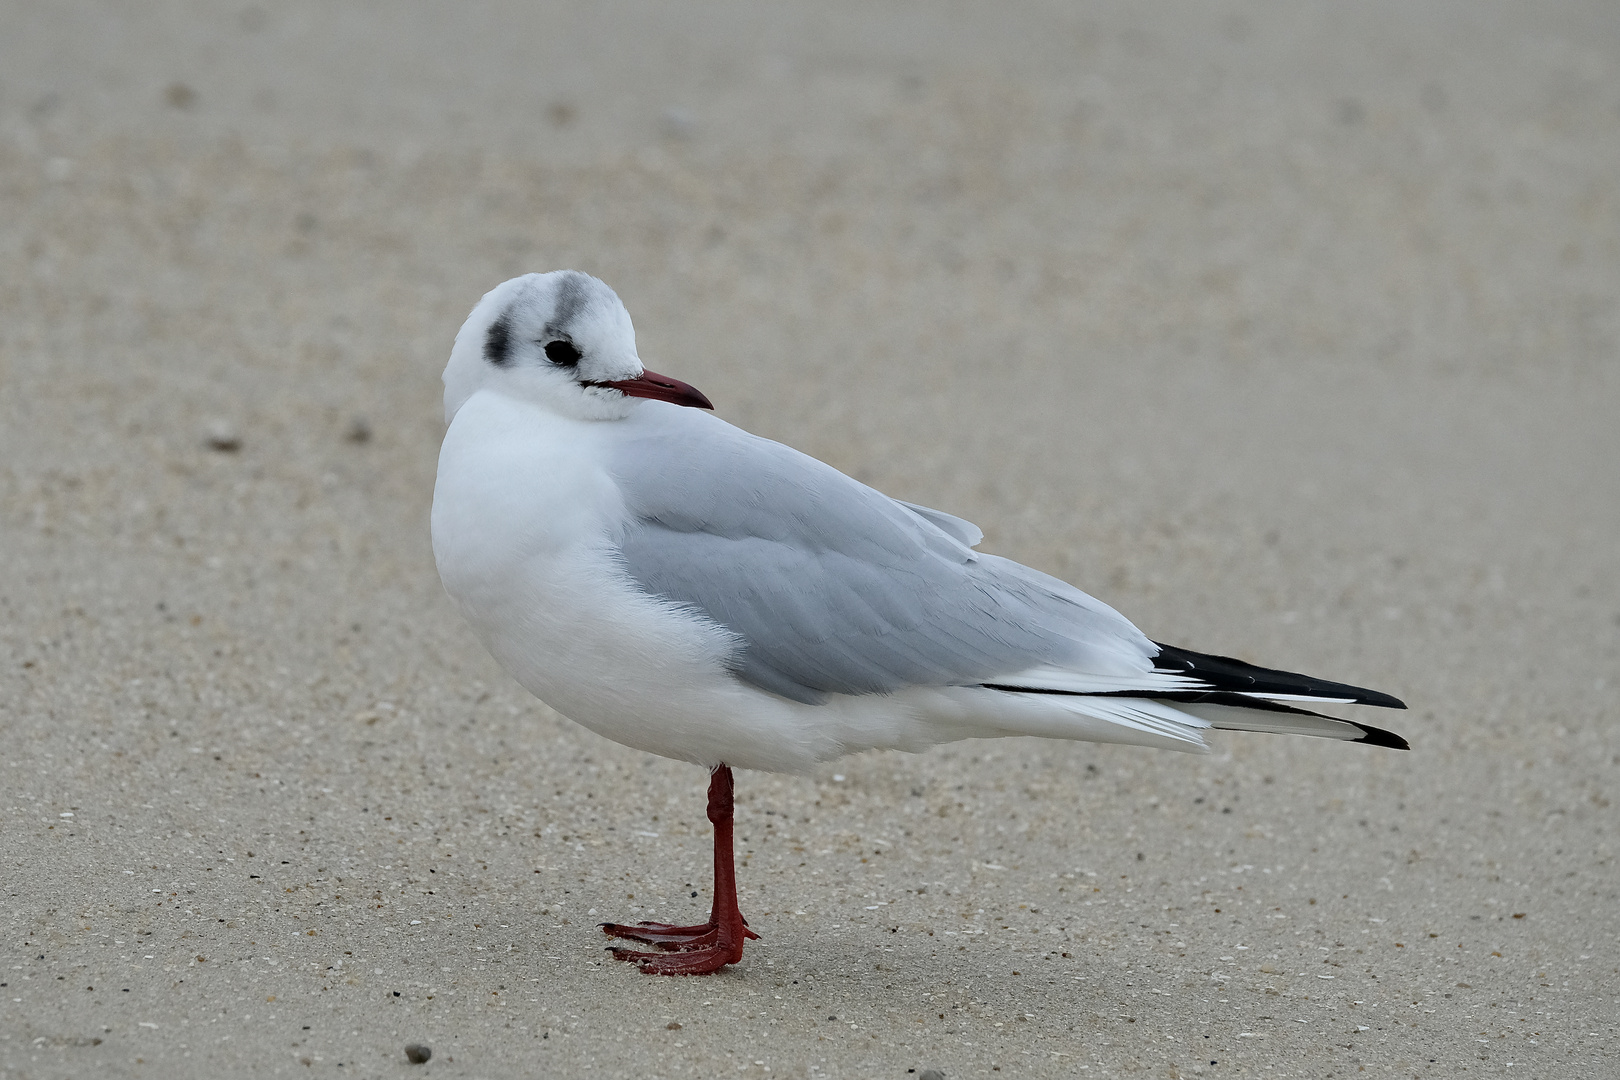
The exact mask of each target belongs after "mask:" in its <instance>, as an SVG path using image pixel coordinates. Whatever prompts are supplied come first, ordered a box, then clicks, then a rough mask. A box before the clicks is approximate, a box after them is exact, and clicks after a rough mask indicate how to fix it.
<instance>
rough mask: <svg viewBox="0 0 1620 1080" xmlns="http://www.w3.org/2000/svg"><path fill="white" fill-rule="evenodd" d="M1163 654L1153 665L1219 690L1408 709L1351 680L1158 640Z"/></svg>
mask: <svg viewBox="0 0 1620 1080" xmlns="http://www.w3.org/2000/svg"><path fill="white" fill-rule="evenodd" d="M1154 644H1155V645H1157V646H1158V647H1159V655H1158V656H1156V657H1154V658H1153V666H1154V667H1156V668H1158V669H1159V670H1160V671H1175V672H1181V673H1185V674H1188V675H1192V676H1194V677H1196V678H1199V679H1202V680H1203V681H1204V682H1206V683H1208V684H1209V685H1210V686H1212V687H1213V688H1215V689H1217V690H1227V691H1234V692H1237V693H1255V692H1259V693H1266V692H1270V693H1276V694H1302V695H1305V696H1308V697H1321V698H1347V699H1348V700H1350V701H1352V702H1354V703H1355V704H1357V705H1373V706H1376V707H1377V708H1380V709H1404V708H1406V702H1404V701H1402V700H1401V699H1400V698H1398V697H1393V696H1391V695H1389V694H1385V693H1383V692H1381V691H1378V690H1369V689H1367V688H1366V687H1364V686H1351V685H1350V684H1348V683H1340V682H1332V681H1330V680H1328V679H1318V678H1315V677H1314V676H1310V675H1301V674H1299V673H1297V672H1293V671H1278V670H1275V669H1273V668H1263V667H1257V666H1255V665H1254V664H1251V663H1249V662H1248V661H1247V660H1239V659H1237V658H1235V657H1231V656H1216V655H1215V654H1213V653H1200V652H1193V651H1192V650H1191V649H1178V648H1176V647H1175V646H1174V645H1166V644H1164V643H1163V642H1160V641H1155V642H1154Z"/></svg>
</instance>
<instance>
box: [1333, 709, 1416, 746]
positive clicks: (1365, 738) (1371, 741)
mask: <svg viewBox="0 0 1620 1080" xmlns="http://www.w3.org/2000/svg"><path fill="white" fill-rule="evenodd" d="M1400 708H1403V709H1404V708H1406V706H1405V705H1402V706H1400ZM1345 723H1347V724H1354V723H1355V721H1354V720H1346V721H1345ZM1356 727H1358V728H1360V729H1361V730H1362V731H1363V732H1364V734H1363V735H1362V736H1361V738H1359V739H1354V740H1352V741H1353V742H1358V743H1366V744H1367V745H1368V746H1387V747H1389V748H1390V749H1391V750H1410V749H1412V747H1411V745H1410V744H1409V743H1408V742H1407V741H1406V740H1405V739H1403V738H1401V737H1400V736H1399V735H1397V734H1395V733H1394V732H1393V731H1385V730H1384V729H1383V728H1375V727H1368V726H1367V725H1366V724H1356Z"/></svg>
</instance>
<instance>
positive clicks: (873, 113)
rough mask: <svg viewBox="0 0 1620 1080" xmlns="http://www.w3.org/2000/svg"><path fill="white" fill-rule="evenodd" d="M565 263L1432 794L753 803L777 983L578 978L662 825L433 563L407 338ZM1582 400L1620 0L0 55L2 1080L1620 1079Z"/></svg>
mask: <svg viewBox="0 0 1620 1080" xmlns="http://www.w3.org/2000/svg"><path fill="white" fill-rule="evenodd" d="M137 12H138V14H137ZM562 266H573V267H578V268H580V269H584V270H589V271H591V272H593V273H596V274H598V275H600V276H602V277H603V278H605V279H606V280H607V281H608V282H610V283H611V284H612V285H614V286H615V288H617V289H618V291H619V292H620V294H621V295H622V296H623V298H624V300H625V302H626V304H627V305H628V306H629V308H630V311H631V312H632V314H633V315H634V316H635V318H636V322H637V327H638V332H639V337H640V342H641V353H642V355H643V357H645V358H646V359H647V361H648V362H649V364H650V365H652V366H653V367H655V368H656V369H658V370H662V371H666V372H668V373H670V374H673V375H676V376H678V377H680V378H683V379H686V380H687V381H689V382H692V383H693V384H695V385H697V386H699V387H701V388H703V389H704V390H705V391H706V392H707V393H708V394H709V395H710V396H711V397H712V398H713V399H714V400H715V402H716V403H717V405H718V407H719V410H720V413H721V415H723V416H725V417H726V418H728V419H730V420H732V421H733V422H736V423H739V424H741V425H743V426H745V427H749V428H751V429H753V430H756V431H758V432H761V433H763V434H766V435H769V436H772V437H775V438H779V439H782V440H784V441H787V442H790V443H792V444H794V445H796V446H798V447H800V448H801V449H803V450H806V451H808V452H810V453H813V454H816V455H817V456H820V457H823V458H824V459H826V460H828V461H830V462H832V463H833V464H835V465H837V466H838V467H840V468H843V469H845V470H846V471H848V472H850V473H852V474H853V475H855V476H857V477H859V478H861V479H863V480H866V481H868V482H870V483H873V484H875V485H877V486H879V487H880V488H882V489H884V490H886V491H888V492H890V493H891V494H894V495H896V496H899V497H902V498H906V499H910V500H913V501H916V502H922V503H927V504H931V505H934V506H938V507H940V508H942V509H945V510H948V511H950V512H952V513H955V514H959V515H961V516H964V517H967V518H970V519H972V520H974V521H977V522H979V523H980V524H981V525H982V526H983V527H984V528H985V531H986V533H987V535H988V539H987V541H986V544H985V547H986V549H988V550H992V551H995V552H998V553H1001V554H1004V555H1008V556H1011V557H1014V558H1018V559H1021V560H1024V561H1026V562H1029V563H1032V564H1033V565H1035V566H1038V567H1041V568H1042V569H1045V570H1048V571H1050V572H1052V573H1056V574H1058V575H1061V576H1064V577H1066V578H1068V579H1070V580H1072V581H1075V582H1076V583H1077V584H1079V585H1081V586H1082V587H1084V588H1086V589H1088V590H1089V591H1091V592H1093V593H1095V594H1096V595H1098V596H1100V597H1101V598H1103V599H1105V600H1107V601H1108V602H1110V603H1112V604H1114V605H1115V606H1117V607H1118V608H1120V609H1121V610H1122V611H1124V612H1125V613H1126V614H1128V615H1130V616H1131V617H1132V618H1133V619H1134V620H1135V621H1136V622H1137V623H1138V624H1139V625H1140V626H1142V627H1143V628H1144V629H1145V630H1146V631H1147V632H1148V633H1149V634H1150V635H1152V636H1154V637H1156V638H1158V639H1160V640H1164V641H1169V642H1173V643H1177V644H1182V645H1185V646H1188V647H1192V648H1198V649H1204V650H1209V651H1217V652H1227V653H1232V654H1236V655H1239V656H1243V657H1246V658H1249V659H1252V660H1256V661H1261V662H1265V663H1269V664H1273V665H1276V666H1280V667H1286V668H1291V669H1294V670H1303V671H1309V672H1314V673H1319V674H1321V675H1323V676H1326V677H1331V678H1336V679H1343V680H1347V681H1351V682H1357V683H1362V684H1365V685H1370V686H1375V687H1378V688H1380V689H1383V690H1387V691H1390V692H1392V693H1395V694H1397V695H1399V696H1401V697H1403V698H1405V699H1406V700H1407V701H1408V702H1409V703H1410V704H1411V706H1412V708H1411V710H1410V711H1409V712H1407V713H1404V714H1400V715H1399V716H1395V715H1392V714H1378V716H1377V717H1376V719H1375V718H1373V717H1371V716H1369V719H1374V722H1377V721H1378V720H1387V721H1388V723H1389V726H1391V727H1394V728H1395V729H1396V730H1398V731H1401V732H1402V733H1404V734H1405V735H1407V736H1408V737H1409V738H1410V739H1411V741H1412V746H1413V749H1412V750H1411V752H1409V753H1404V754H1402V753H1396V752H1387V751H1378V750H1371V749H1367V748H1363V747H1357V746H1347V745H1342V744H1336V743H1329V742H1320V741H1307V740H1300V739H1284V738H1276V737H1266V736H1240V735H1226V736H1218V737H1217V738H1218V745H1217V748H1216V752H1215V753H1214V754H1213V755H1211V756H1208V757H1202V758H1200V757H1191V756H1184V755H1174V754H1162V753H1161V754H1155V753H1152V752H1149V751H1142V750H1133V749H1128V748H1106V747H1096V746H1089V745H1083V744H1058V743H1041V742H1034V741H1028V740H1018V741H1004V742H993V743H992V742H986V743H964V744H958V745H955V746H950V747H944V748H940V749H937V750H934V751H932V752H930V753H927V754H924V755H920V756H905V755H900V754H879V755H868V756H863V757H859V758H854V759H847V760H844V761H841V762H837V763H834V764H832V765H829V766H827V767H824V768H822V769H820V770H818V771H817V772H816V773H815V774H814V775H812V776H808V777H780V776H766V775H759V774H741V775H740V777H739V808H738V812H739V819H738V822H739V825H738V837H739V840H740V841H741V844H740V847H741V849H743V850H745V851H746V852H747V855H746V857H745V858H744V860H743V861H744V866H743V867H742V868H741V870H740V874H741V885H742V891H743V903H744V910H745V911H746V912H747V913H748V915H749V917H750V919H751V921H752V923H753V925H754V927H755V928H756V929H757V930H759V932H760V934H761V935H762V937H761V940H760V941H759V942H757V943H754V944H753V945H752V946H750V950H749V952H748V955H747V957H746V959H745V960H744V962H743V963H742V964H741V965H740V966H738V967H736V968H733V969H730V970H728V971H727V972H725V973H724V974H723V975H720V976H718V977H713V978H708V979H701V980H699V979H687V980H678V979H663V980H660V979H652V978H647V977H643V976H642V975H640V974H638V973H637V972H636V971H635V970H634V969H632V968H630V967H628V966H626V965H623V964H618V963H615V962H613V961H611V960H608V959H606V957H605V954H604V953H603V952H602V951H601V946H602V945H603V944H605V942H604V941H603V939H602V938H601V936H600V934H599V933H598V932H597V931H596V930H595V929H594V924H595V923H596V922H598V921H601V920H604V919H609V918H615V919H630V918H645V917H649V916H654V917H664V918H673V919H677V920H679V919H681V918H684V917H685V916H687V915H688V914H696V913H698V912H700V911H702V910H704V909H706V907H707V903H708V887H707V874H708V864H707V856H708V848H707V844H708V828H707V823H706V822H705V821H704V820H703V816H702V810H703V807H702V791H703V786H704V777H703V776H702V774H701V773H700V772H699V771H698V770H696V769H694V768H692V767H690V766H684V765H677V764H674V763H671V762H667V761H662V760H657V759H653V758H650V757H648V756H646V755H643V754H641V753H638V752H635V751H633V750H629V749H626V748H623V747H620V746H616V745H613V744H610V743H607V742H604V741H602V740H600V739H598V738H597V737H595V736H593V735H591V734H589V733H587V732H585V731H583V730H582V729H580V728H578V727H576V726H574V725H573V724H571V723H570V722H568V721H566V720H563V719H561V718H559V717H558V716H556V715H555V714H554V713H552V712H550V711H548V710H547V709H546V708H544V707H543V706H541V705H540V704H538V703H536V702H534V701H533V700H532V699H530V698H529V697H528V696H527V695H526V694H525V693H523V691H521V689H519V688H518V687H516V686H515V685H514V684H513V683H511V682H510V681H509V680H508V679H507V678H506V677H505V676H504V675H503V674H502V673H501V672H500V671H499V670H498V669H497V668H496V667H495V665H494V664H493V662H492V661H491V660H489V659H488V657H486V656H485V655H484V654H483V653H482V651H481V650H480V648H479V647H478V645H477V644H476V642H475V641H474V640H473V638H472V636H471V634H470V633H469V632H468V631H467V629H466V628H465V627H464V626H463V625H462V624H461V623H460V621H459V619H458V618H457V616H456V615H455V614H454V612H453V611H452V610H451V608H450V606H449V604H448V602H447V601H446V599H445V597H444V596H443V594H442V591H441V589H440V586H439V584H438V580H437V577H436V574H435V572H434V568H433V564H432V559H431V554H430V551H429V547H428V537H427V507H428V504H429V500H430V497H431V488H432V482H433V470H434V461H435V455H436V452H437V447H438V441H439V437H440V435H441V432H442V426H441V420H440V416H439V384H438V375H439V371H440V369H441V367H442V365H443V362H444V357H445V355H446V353H447V351H448V348H449V343H450V339H451V336H452V335H453V334H454V332H455V330H456V328H457V327H458V326H459V324H460V322H461V320H462V318H463V317H464V316H465V314H466V312H467V310H468V309H469V308H470V307H471V306H472V304H473V302H474V301H475V300H476V299H477V298H478V296H479V295H480V294H481V293H482V292H484V291H485V290H486V289H488V288H489V287H490V286H492V285H494V284H495V283H496V282H498V281H500V280H502V279H504V278H506V277H509V276H511V275H513V274H516V273H519V272H523V271H527V270H536V269H541V270H543V269H551V268H556V267H562ZM1617 365H1620V9H1616V8H1615V6H1614V5H1613V4H1611V3H1607V2H1602V0H1594V2H1589V3H1578V2H1571V3H1543V4H1537V5H1508V4H1481V3H1445V4H1430V5H1421V6H1420V5H1409V4H1404V3H1387V4H1344V5H1336V6H1334V5H1321V4H1308V3H1298V2H1289V3H1275V4H1260V3H1215V4H1183V5H1158V4H1155V5H1140V4H1126V3H1121V4H1109V5H1099V6H1095V7H1087V8H1085V9H1084V10H1076V6H1072V5H1065V4H1051V5H1046V6H1042V5H1036V4H1030V5H1019V6H1007V5H995V6H991V5H982V6H969V5H961V6H951V7H945V6H943V5H941V6H938V7H931V6H925V5H902V4H890V5H883V6H871V5H864V4H849V5H828V4H809V3H806V4H795V5H771V6H769V7H768V8H767V7H765V6H762V5H751V4H737V5H735V6H730V7H727V6H724V5H719V4H710V5H693V6H686V5H682V6H668V5H660V4H636V3H625V4H615V5H602V6H593V7H591V8H589V9H586V8H584V7H583V6H580V7H577V8H576V7H561V6H558V7H556V8H553V7H551V6H542V5H535V4H520V3H507V4H484V3H474V4H459V5H449V4H445V5H437V6H434V7H431V8H429V7H426V6H420V5H414V4H413V5H407V4H382V3H369V4H359V3H356V4H350V5H346V6H344V7H343V8H342V9H341V10H340V11H329V10H327V5H320V4H314V3H289V4H277V5H265V6H263V7H252V6H245V5H242V4H238V3H231V4H206V3H194V2H184V0H172V2H167V3H151V4H143V5H122V4H112V3H90V2H77V0H60V2H54V3H52V4H49V5H44V4H28V3H20V2H9V3H3V4H0V558H3V560H4V562H3V565H4V574H3V577H0V1077H4V1078H6V1080H14V1078H16V1080H20V1078H25V1077H26V1078H30V1080H32V1078H45V1077H83V1076H102V1077H174V1078H181V1077H186V1078H189V1077H219V1076H249V1075H253V1076H257V1075H264V1076H305V1075H323V1076H349V1077H356V1076H358V1077H388V1076H401V1075H413V1076H443V1077H517V1076H541V1075H544V1076H558V1077H564V1076H567V1077H581V1076H609V1077H611V1076H629V1077H688V1076H695V1077H715V1076H771V1077H794V1078H800V1080H809V1078H820V1077H850V1078H866V1077H894V1078H896V1080H899V1078H903V1077H909V1076H912V1075H920V1074H921V1073H922V1072H923V1071H924V1070H927V1069H937V1070H940V1071H942V1072H943V1073H944V1075H945V1076H946V1077H948V1078H952V1080H954V1078H957V1077H966V1076H996V1075H999V1076H1008V1077H1011V1076H1041V1077H1075V1076H1143V1077H1154V1078H1167V1077H1189V1076H1199V1075H1203V1076H1254V1077H1287V1076H1295V1077H1297V1076H1309V1077H1327V1076H1338V1077H1348V1076H1352V1075H1353V1076H1360V1075H1363V1073H1365V1075H1368V1076H1400V1077H1405V1076H1418V1077H1450V1076H1459V1075H1464V1074H1466V1075H1469V1076H1476V1075H1485V1076H1511V1077H1546V1078H1564V1077H1612V1076H1615V1075H1620V1043H1617V1040H1620V1023H1617V1021H1616V1017H1617V1016H1620V1001H1617V997H1620V865H1617V863H1616V855H1617V852H1616V844H1617V824H1620V809H1617V808H1616V806H1615V800H1616V798H1617V796H1616V788H1617V779H1620V733H1617V730H1616V720H1617V706H1616V704H1615V693H1616V689H1617V687H1620V542H1617V536H1620V371H1617ZM210 441H212V443H213V445H212V446H211V445H210ZM216 447H224V448H223V449H221V448H216ZM232 447H234V448H232ZM411 1042H420V1043H425V1044H427V1045H429V1046H431V1047H432V1049H433V1058H432V1060H431V1062H429V1063H428V1064H426V1065H421V1066H416V1065H410V1064H408V1063H407V1062H406V1060H405V1056H404V1053H403V1047H404V1046H405V1044H406V1043H411ZM912 1070H915V1074H914V1073H913V1072H912Z"/></svg>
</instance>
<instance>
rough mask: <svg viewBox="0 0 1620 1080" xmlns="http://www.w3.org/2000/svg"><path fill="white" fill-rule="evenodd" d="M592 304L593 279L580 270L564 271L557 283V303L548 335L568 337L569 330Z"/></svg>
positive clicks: (547, 331)
mask: <svg viewBox="0 0 1620 1080" xmlns="http://www.w3.org/2000/svg"><path fill="white" fill-rule="evenodd" d="M590 302H591V279H590V278H589V277H587V276H586V275H584V274H582V273H580V272H579V271H578V270H568V271H564V273H563V275H562V277H561V278H559V279H558V281H557V303H556V306H555V307H554V308H553V309H552V312H551V321H550V322H548V323H546V333H548V334H555V335H557V336H558V337H568V336H569V333H568V328H569V326H570V325H571V324H572V323H573V321H574V320H575V319H576V318H578V317H579V314H580V312H582V311H584V310H585V308H586V307H587V306H589V304H590Z"/></svg>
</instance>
